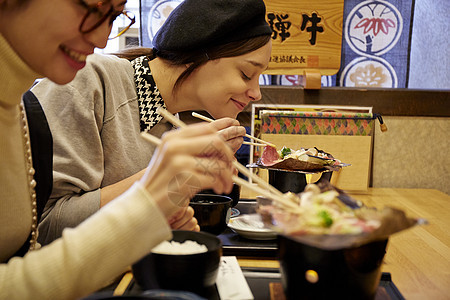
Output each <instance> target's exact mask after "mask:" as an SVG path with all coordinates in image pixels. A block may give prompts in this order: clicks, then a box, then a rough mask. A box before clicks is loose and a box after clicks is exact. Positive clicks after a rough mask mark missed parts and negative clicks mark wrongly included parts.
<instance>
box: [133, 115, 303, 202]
mask: <svg viewBox="0 0 450 300" xmlns="http://www.w3.org/2000/svg"><path fill="white" fill-rule="evenodd" d="M157 112H158V113H159V114H160V115H161V116H163V117H164V118H166V119H167V120H168V121H169V122H171V123H172V124H173V125H175V126H177V127H180V128H183V127H186V126H187V125H186V124H184V122H183V121H181V120H180V119H178V118H176V117H175V116H174V115H172V114H171V113H169V112H168V111H166V110H164V109H162V108H159V109H158V110H157ZM141 135H142V136H143V137H144V138H145V139H146V140H148V141H150V142H152V143H154V144H156V145H159V144H160V143H161V141H160V140H159V139H158V138H156V137H154V136H152V135H150V134H148V133H145V132H143V133H142V134H141ZM233 165H234V166H235V167H236V168H237V169H238V170H239V171H240V172H241V173H242V174H244V175H246V176H247V177H249V178H252V179H253V181H255V182H256V183H257V184H258V185H253V184H251V183H249V182H247V181H245V180H243V179H242V178H239V177H238V176H233V177H232V179H233V181H234V182H235V183H237V184H239V185H241V186H246V187H247V188H249V189H251V190H253V191H255V192H257V193H259V194H260V195H262V196H264V197H267V198H269V199H272V200H274V201H276V202H278V203H280V204H282V205H284V206H288V207H290V208H292V209H298V208H299V207H298V206H297V205H296V204H295V203H293V202H292V201H291V200H290V199H288V198H287V197H286V196H285V195H284V194H283V193H281V192H280V191H279V190H277V189H276V188H274V187H273V186H271V185H270V184H269V183H267V182H265V181H264V180H262V179H261V178H259V177H258V176H257V175H254V174H253V173H252V172H250V171H249V170H248V169H247V168H246V167H245V166H243V165H241V164H240V163H239V162H237V161H233Z"/></svg>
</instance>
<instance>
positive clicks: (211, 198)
mask: <svg viewBox="0 0 450 300" xmlns="http://www.w3.org/2000/svg"><path fill="white" fill-rule="evenodd" d="M189 205H190V206H191V207H192V208H193V209H194V217H195V218H196V219H197V221H198V225H200V230H201V231H205V232H208V233H212V234H215V235H218V234H221V233H222V232H223V231H224V230H225V229H227V226H228V222H229V221H230V217H231V205H232V200H231V198H230V197H227V196H223V195H215V194H197V195H195V196H194V197H193V198H192V199H191V201H190V203H189Z"/></svg>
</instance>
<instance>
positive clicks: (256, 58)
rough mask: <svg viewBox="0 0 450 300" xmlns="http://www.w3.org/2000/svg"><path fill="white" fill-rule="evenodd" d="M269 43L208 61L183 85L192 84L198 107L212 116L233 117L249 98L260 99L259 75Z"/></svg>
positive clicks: (265, 58) (262, 69) (268, 51)
mask: <svg viewBox="0 0 450 300" xmlns="http://www.w3.org/2000/svg"><path fill="white" fill-rule="evenodd" d="M271 51H272V43H271V41H269V43H267V44H266V45H265V46H263V47H261V48H259V49H257V50H255V51H253V52H250V53H247V54H244V55H241V56H235V57H226V58H220V59H217V60H212V61H209V62H207V63H206V64H205V65H204V66H202V67H200V68H199V69H197V70H196V71H194V73H193V74H192V75H191V76H190V77H189V79H188V80H187V81H186V82H185V83H184V84H189V85H192V87H194V89H195V91H196V97H197V99H198V101H199V103H198V104H199V107H201V108H203V109H204V110H206V111H207V112H208V113H209V114H210V115H211V116H213V117H214V118H215V119H218V118H223V117H231V118H236V116H237V115H238V113H240V112H241V111H242V110H243V109H244V108H245V107H246V106H247V105H248V104H249V103H250V102H251V101H258V100H261V91H260V88H259V76H260V75H261V73H262V72H263V71H265V70H266V69H267V66H268V65H269V60H270V54H271Z"/></svg>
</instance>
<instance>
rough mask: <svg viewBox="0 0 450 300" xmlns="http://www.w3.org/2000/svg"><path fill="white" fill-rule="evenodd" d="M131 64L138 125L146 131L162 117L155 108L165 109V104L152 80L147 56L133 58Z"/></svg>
mask: <svg viewBox="0 0 450 300" xmlns="http://www.w3.org/2000/svg"><path fill="white" fill-rule="evenodd" d="M131 65H132V66H133V67H134V82H135V84H136V92H137V96H138V103H139V116H140V127H141V131H147V130H150V129H151V128H152V127H153V126H155V125H156V124H158V123H159V122H160V121H161V120H162V119H163V117H162V116H161V115H159V114H158V113H157V112H156V110H157V109H158V108H159V107H162V108H164V109H166V105H165V104H164V100H163V99H162V98H161V95H160V93H159V90H158V88H157V87H156V83H155V81H154V80H153V76H152V72H151V70H150V67H149V65H148V58H147V57H146V56H141V57H138V58H135V59H133V60H132V61H131Z"/></svg>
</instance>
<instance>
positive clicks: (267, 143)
mask: <svg viewBox="0 0 450 300" xmlns="http://www.w3.org/2000/svg"><path fill="white" fill-rule="evenodd" d="M192 116H193V117H196V118H198V119H201V120H203V121H206V122H210V123H211V122H214V120H213V119H210V118H208V117H205V116H203V115H201V114H198V113H196V112H193V113H192ZM245 137H248V138H249V139H252V140H254V141H257V142H259V143H249V142H244V144H248V145H254V146H265V145H269V146H270V147H273V148H277V146H276V145H274V144H272V143H269V142H267V141H264V140H261V139H258V138H256V137H254V136H251V135H250V134H246V135H245ZM261 144H262V145H261Z"/></svg>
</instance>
